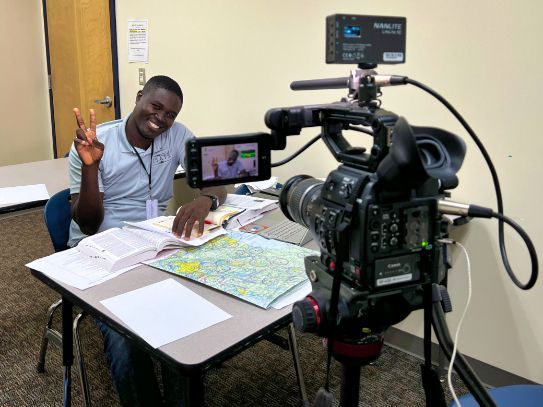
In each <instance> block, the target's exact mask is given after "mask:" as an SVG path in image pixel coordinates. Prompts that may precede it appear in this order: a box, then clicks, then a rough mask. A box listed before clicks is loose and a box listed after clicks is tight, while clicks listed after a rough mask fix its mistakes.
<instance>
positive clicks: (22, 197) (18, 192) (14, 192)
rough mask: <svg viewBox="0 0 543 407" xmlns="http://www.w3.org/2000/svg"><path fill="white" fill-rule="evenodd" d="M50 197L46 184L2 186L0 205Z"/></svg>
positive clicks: (42, 199) (0, 189)
mask: <svg viewBox="0 0 543 407" xmlns="http://www.w3.org/2000/svg"><path fill="white" fill-rule="evenodd" d="M49 198H50V197H49V193H48V192H47V188H46V187H45V184H36V185H21V186H17V187H5V188H0V206H5V205H16V204H20V203H25V202H35V201H44V200H47V199H49Z"/></svg>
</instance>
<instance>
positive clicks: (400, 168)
mask: <svg viewBox="0 0 543 407" xmlns="http://www.w3.org/2000/svg"><path fill="white" fill-rule="evenodd" d="M292 109H294V111H295V112H294V113H292V112H291V113H289V110H290V109H289V108H283V109H282V111H283V112H284V116H285V117H291V118H293V117H295V118H294V119H293V120H294V122H296V123H299V116H300V115H297V113H296V112H299V111H300V109H299V108H292ZM310 109H315V107H314V106H312V107H310ZM318 109H319V110H320V112H319V114H318V115H316V116H318V117H320V118H321V122H320V125H321V127H322V138H323V140H324V141H325V143H326V144H327V145H328V146H329V148H330V149H331V151H333V154H334V156H335V157H336V159H338V161H340V162H342V163H343V164H342V165H340V166H339V167H338V168H337V169H336V170H333V171H332V172H331V173H330V174H329V175H328V177H327V178H326V180H325V181H324V182H323V181H319V180H317V179H315V178H312V177H310V176H307V175H298V176H295V177H292V178H290V179H289V180H288V181H286V182H285V184H284V186H283V189H282V192H281V195H280V203H281V209H282V211H283V213H284V214H285V215H286V216H287V217H288V218H289V219H290V220H293V221H295V222H297V223H300V224H302V225H304V226H306V227H307V228H309V229H310V231H311V233H312V235H313V239H314V241H315V242H317V244H318V246H319V250H320V256H310V257H308V258H307V259H306V262H305V266H306V273H307V275H308V277H309V279H310V281H311V284H312V292H311V293H310V294H309V295H308V296H307V297H306V298H305V299H304V300H302V301H299V302H297V303H296V304H295V305H294V308H293V319H294V324H295V326H296V327H297V328H298V329H299V330H301V331H304V332H313V333H317V334H319V335H320V336H327V335H328V334H329V333H330V329H331V328H332V325H335V324H337V327H335V329H337V330H338V332H339V338H341V340H342V341H347V342H348V341H359V340H361V338H367V337H370V336H371V334H374V333H380V332H382V331H384V330H385V329H386V328H388V327H389V326H391V325H393V324H396V323H398V322H400V321H401V320H403V319H404V318H405V317H407V316H408V315H409V313H411V311H413V310H416V309H420V308H422V306H423V303H424V292H425V287H429V286H430V284H431V283H432V282H436V281H441V280H442V279H443V277H444V276H445V263H444V262H443V260H442V259H443V257H446V256H444V255H443V253H442V250H443V247H442V245H441V244H440V243H439V242H438V240H439V239H440V238H442V237H444V236H446V234H447V232H448V230H447V225H448V222H447V221H445V220H443V219H442V217H441V215H440V214H439V212H438V209H437V207H438V206H437V205H438V201H439V200H440V199H442V198H443V197H444V196H446V194H447V192H446V188H447V186H454V185H456V183H457V182H455V181H454V180H455V178H456V177H455V175H454V174H455V172H456V170H457V168H456V167H454V168H451V167H448V165H446V164H445V163H449V164H450V163H451V162H453V161H455V160H457V158H453V157H451V156H450V155H449V151H450V149H448V148H447V147H452V151H456V150H459V151H463V149H464V148H465V147H464V144H463V142H462V141H461V140H460V139H459V138H458V137H456V136H455V135H453V134H450V133H446V132H444V131H443V130H440V129H432V128H420V127H412V126H409V125H408V124H407V121H406V120H405V119H403V118H398V117H397V116H395V115H393V114H392V113H390V112H386V111H382V110H381V109H377V108H371V107H370V108H368V107H360V106H357V107H353V106H350V107H349V108H347V106H344V108H340V105H336V106H323V107H320V108H318ZM341 110H343V111H341ZM270 112H277V109H272V110H271V111H270ZM295 113H296V114H295ZM301 116H305V117H313V116H314V115H304V114H301ZM279 122H280V123H282V125H283V128H282V129H283V130H285V129H288V126H285V123H287V124H288V120H286V119H285V118H283V119H281V120H279V121H278V123H279ZM311 123H312V124H315V123H314V122H313V121H312V122H311ZM355 123H356V124H363V125H365V126H367V127H370V128H372V130H373V139H374V145H373V147H372V148H371V151H370V152H369V153H366V152H365V150H364V149H360V148H353V147H351V146H349V145H348V143H347V141H346V140H345V139H344V138H343V136H342V134H341V130H342V129H346V128H349V127H350V126H352V125H353V124H355ZM422 129H424V130H422ZM275 130H276V131H277V129H275ZM285 131H287V132H288V130H285ZM415 131H416V133H415ZM440 139H444V140H445V139H446V140H447V142H446V143H442V142H441V141H440ZM429 140H432V141H434V142H436V143H437V144H439V145H440V146H442V147H443V149H442V150H440V149H436V148H434V147H436V145H435V144H433V143H429ZM430 147H431V148H430ZM437 151H440V152H442V153H443V154H444V155H445V156H441V155H440V154H438V153H437ZM398 157H399V158H398ZM429 157H431V158H429ZM429 168H432V170H430V172H431V173H433V174H434V175H439V176H441V177H442V178H435V177H433V176H432V175H430V173H429V172H428V171H429ZM334 279H338V280H339V281H340V283H339V285H340V288H339V294H338V298H337V306H338V309H337V318H334V319H332V318H333V317H332V316H331V301H332V297H331V293H332V291H333V286H334ZM334 320H335V321H336V322H335V323H332V321H334ZM362 331H364V332H365V334H361V332H362ZM338 332H336V335H338Z"/></svg>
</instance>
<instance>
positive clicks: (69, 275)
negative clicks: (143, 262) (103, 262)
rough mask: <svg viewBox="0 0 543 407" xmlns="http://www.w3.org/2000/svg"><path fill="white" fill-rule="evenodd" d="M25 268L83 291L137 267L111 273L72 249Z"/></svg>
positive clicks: (33, 262) (34, 262) (39, 260)
mask: <svg viewBox="0 0 543 407" xmlns="http://www.w3.org/2000/svg"><path fill="white" fill-rule="evenodd" d="M26 266H27V267H29V268H32V269H34V270H38V271H40V272H42V273H43V274H45V275H46V276H49V277H51V278H54V279H55V280H57V281H60V282H61V283H64V284H68V285H71V286H72V287H75V288H79V289H80V290H85V289H87V288H89V287H93V286H95V285H97V284H100V283H102V282H104V281H106V280H109V279H111V278H113V277H115V276H118V275H119V274H122V273H124V272H125V271H128V270H130V269H132V268H134V267H136V266H137V265H133V266H131V267H126V268H123V269H120V270H117V271H115V272H112V271H109V270H107V269H105V268H103V267H100V266H98V265H97V264H96V262H94V261H93V260H92V259H91V258H90V257H88V256H87V255H85V254H83V253H81V252H80V251H79V250H77V248H75V247H74V248H72V249H68V250H64V251H61V252H57V253H54V254H52V255H50V256H47V257H42V258H40V259H36V260H34V261H32V262H30V263H28V264H27V265H26Z"/></svg>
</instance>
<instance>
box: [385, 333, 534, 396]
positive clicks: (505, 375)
mask: <svg viewBox="0 0 543 407" xmlns="http://www.w3.org/2000/svg"><path fill="white" fill-rule="evenodd" d="M385 343H386V344H387V345H389V346H392V347H394V348H396V349H399V350H401V351H403V352H406V353H409V354H410V355H413V356H415V357H417V358H419V359H421V360H423V359H424V347H423V340H422V338H419V337H418V336H415V335H413V334H410V333H407V332H404V331H402V330H400V329H398V328H394V327H391V328H389V329H388V330H387V332H386V334H385ZM440 356H441V364H440V360H439V359H440ZM432 358H433V359H434V360H433V362H434V363H435V364H436V365H438V366H440V367H442V366H443V367H442V369H443V372H444V374H445V372H446V369H447V365H448V359H446V358H445V357H444V355H443V352H441V350H440V348H439V345H438V344H436V343H432ZM464 358H465V359H466V360H467V361H468V363H469V364H470V366H471V367H472V368H473V370H474V371H475V372H476V373H477V376H478V377H479V379H480V380H481V381H482V382H483V383H484V384H486V385H488V386H490V387H500V386H510V385H514V384H537V383H535V382H533V381H531V380H528V379H525V378H524V377H521V376H518V375H516V374H513V373H510V372H508V371H506V370H503V369H500V368H498V367H495V366H492V365H489V364H488V363H485V362H481V361H480V360H477V359H474V358H471V357H469V356H466V355H464Z"/></svg>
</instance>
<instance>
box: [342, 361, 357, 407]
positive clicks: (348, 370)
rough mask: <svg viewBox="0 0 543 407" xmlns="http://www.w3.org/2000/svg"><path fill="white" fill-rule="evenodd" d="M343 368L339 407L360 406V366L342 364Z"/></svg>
mask: <svg viewBox="0 0 543 407" xmlns="http://www.w3.org/2000/svg"><path fill="white" fill-rule="evenodd" d="M341 366H342V375H341V376H342V377H341V398H340V401H339V405H340V406H341V407H356V406H358V396H359V392H360V364H358V363H348V362H342V363H341Z"/></svg>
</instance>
